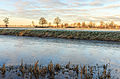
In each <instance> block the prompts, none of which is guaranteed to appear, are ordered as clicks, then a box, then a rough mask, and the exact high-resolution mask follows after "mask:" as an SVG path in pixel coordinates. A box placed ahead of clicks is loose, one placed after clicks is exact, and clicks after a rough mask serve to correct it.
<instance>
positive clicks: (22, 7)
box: [0, 0, 120, 25]
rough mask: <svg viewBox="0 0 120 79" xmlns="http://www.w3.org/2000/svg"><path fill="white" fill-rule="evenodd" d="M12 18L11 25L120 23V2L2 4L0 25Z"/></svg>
mask: <svg viewBox="0 0 120 79" xmlns="http://www.w3.org/2000/svg"><path fill="white" fill-rule="evenodd" d="M5 17H8V18H9V20H10V24H11V25H26V24H31V23H32V21H34V22H35V24H38V21H39V19H40V18H41V17H45V18H46V19H47V21H48V22H52V23H53V20H54V18H55V17H59V18H60V19H61V20H62V23H74V22H83V21H85V22H89V21H93V22H96V23H97V22H100V21H106V22H110V21H115V22H116V23H117V24H119V23H120V0H0V24H4V23H3V19H4V18H5Z"/></svg>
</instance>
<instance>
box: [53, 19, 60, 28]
mask: <svg viewBox="0 0 120 79" xmlns="http://www.w3.org/2000/svg"><path fill="white" fill-rule="evenodd" d="M54 23H55V24H56V25H57V27H58V25H59V24H60V23H61V19H60V18H59V17H56V18H55V19H54Z"/></svg>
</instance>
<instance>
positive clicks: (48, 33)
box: [0, 29, 120, 41]
mask: <svg viewBox="0 0 120 79" xmlns="http://www.w3.org/2000/svg"><path fill="white" fill-rule="evenodd" d="M0 35H15V36H32V37H53V38H66V39H81V40H101V41H120V32H119V31H70V30H21V29H0Z"/></svg>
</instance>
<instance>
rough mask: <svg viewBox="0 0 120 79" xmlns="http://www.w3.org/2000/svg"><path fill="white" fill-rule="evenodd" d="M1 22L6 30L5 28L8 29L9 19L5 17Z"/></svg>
mask: <svg viewBox="0 0 120 79" xmlns="http://www.w3.org/2000/svg"><path fill="white" fill-rule="evenodd" d="M3 21H4V23H5V26H6V28H7V27H8V24H9V18H7V17H6V18H5V19H4V20H3Z"/></svg>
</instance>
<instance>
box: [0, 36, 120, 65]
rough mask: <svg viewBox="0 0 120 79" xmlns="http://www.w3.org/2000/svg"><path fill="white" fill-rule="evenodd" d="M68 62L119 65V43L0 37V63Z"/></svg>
mask: <svg viewBox="0 0 120 79" xmlns="http://www.w3.org/2000/svg"><path fill="white" fill-rule="evenodd" d="M21 59H23V60H24V62H25V63H28V64H32V63H34V62H35V61H37V60H39V61H40V62H39V63H40V64H48V63H49V62H50V61H51V60H52V61H53V63H60V64H61V63H62V64H65V63H66V62H69V61H70V62H71V63H73V64H91V65H94V64H97V63H98V64H106V63H111V65H114V66H116V65H117V66H118V67H119V65H120V61H119V60H120V42H104V41H84V40H67V39H54V38H48V39H47V38H37V37H15V36H2V35H1V36H0V64H4V63H5V64H7V65H18V64H20V62H21Z"/></svg>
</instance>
